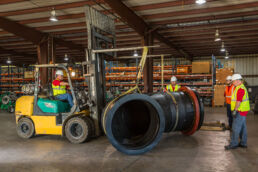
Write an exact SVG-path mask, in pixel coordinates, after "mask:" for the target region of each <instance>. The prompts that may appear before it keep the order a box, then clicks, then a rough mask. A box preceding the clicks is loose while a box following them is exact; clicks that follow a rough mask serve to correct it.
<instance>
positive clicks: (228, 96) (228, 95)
mask: <svg viewBox="0 0 258 172" xmlns="http://www.w3.org/2000/svg"><path fill="white" fill-rule="evenodd" d="M228 87H229V86H227V87H226V88H225V94H226V103H227V104H230V103H231V97H232V95H233V92H234V88H235V87H234V85H231V86H230V88H229V89H228Z"/></svg>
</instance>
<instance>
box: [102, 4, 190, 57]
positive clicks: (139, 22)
mask: <svg viewBox="0 0 258 172" xmlns="http://www.w3.org/2000/svg"><path fill="white" fill-rule="evenodd" d="M104 2H106V3H107V4H108V5H109V6H110V7H111V8H112V9H113V10H114V11H115V12H116V13H117V14H118V15H120V16H121V17H122V19H123V20H125V21H126V22H127V23H128V25H129V26H130V27H132V28H133V29H134V30H135V31H136V32H137V33H138V34H140V35H141V36H145V34H146V31H148V30H150V29H151V26H149V25H148V24H147V23H145V21H144V20H143V19H142V18H140V17H139V16H138V15H136V14H135V13H134V11H132V10H131V9H130V8H128V7H127V6H126V5H125V4H124V3H123V2H121V1H120V0H104ZM152 34H153V36H154V37H155V38H156V39H158V40H159V41H160V42H163V43H165V44H167V45H168V46H169V47H171V48H173V49H175V50H177V51H178V52H179V53H180V54H182V55H183V56H185V57H186V58H189V59H191V56H190V55H189V54H188V53H187V52H185V51H184V50H183V49H182V48H179V47H177V46H176V45H174V43H172V42H171V41H170V40H168V39H166V38H165V37H163V36H162V35H161V34H160V33H158V32H157V30H154V31H153V32H152Z"/></svg>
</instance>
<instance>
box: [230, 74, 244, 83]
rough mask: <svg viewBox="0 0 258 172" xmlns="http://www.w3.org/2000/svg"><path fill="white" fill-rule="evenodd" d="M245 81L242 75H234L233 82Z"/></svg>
mask: <svg viewBox="0 0 258 172" xmlns="http://www.w3.org/2000/svg"><path fill="white" fill-rule="evenodd" d="M241 79H243V78H242V76H241V75H240V74H234V75H232V81H235V80H241Z"/></svg>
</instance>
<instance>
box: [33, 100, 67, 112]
mask: <svg viewBox="0 0 258 172" xmlns="http://www.w3.org/2000/svg"><path fill="white" fill-rule="evenodd" d="M38 106H39V108H40V109H41V110H42V111H43V112H45V113H64V112H70V105H69V103H68V102H63V101H61V100H50V99H43V98H39V99H38Z"/></svg>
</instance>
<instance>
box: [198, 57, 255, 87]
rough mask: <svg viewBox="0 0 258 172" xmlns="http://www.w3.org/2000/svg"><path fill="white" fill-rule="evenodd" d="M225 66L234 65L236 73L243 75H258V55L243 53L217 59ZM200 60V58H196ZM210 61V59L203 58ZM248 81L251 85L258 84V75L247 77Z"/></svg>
mask: <svg viewBox="0 0 258 172" xmlns="http://www.w3.org/2000/svg"><path fill="white" fill-rule="evenodd" d="M218 60H219V61H220V62H221V64H223V65H224V66H225V67H233V68H234V70H235V73H239V74H241V75H258V55H243V56H240V55H239V56H236V57H234V58H231V59H230V60H225V59H217V61H218ZM195 61H200V60H195ZM203 61H208V59H206V60H203ZM245 80H246V82H247V83H248V85H250V86H258V77H250V76H249V77H246V78H245Z"/></svg>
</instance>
